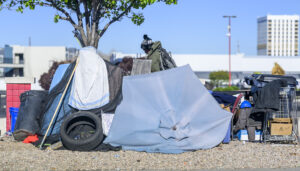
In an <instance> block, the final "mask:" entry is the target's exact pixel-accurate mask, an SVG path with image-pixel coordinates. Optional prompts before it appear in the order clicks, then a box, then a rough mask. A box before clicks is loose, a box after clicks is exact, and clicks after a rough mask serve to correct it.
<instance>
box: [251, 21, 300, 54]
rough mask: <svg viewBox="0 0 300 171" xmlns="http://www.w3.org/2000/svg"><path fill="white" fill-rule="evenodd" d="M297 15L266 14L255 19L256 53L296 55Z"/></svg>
mask: <svg viewBox="0 0 300 171" xmlns="http://www.w3.org/2000/svg"><path fill="white" fill-rule="evenodd" d="M298 23H299V15H267V16H266V17H260V18H258V19H257V55H267V56H298V54H299V53H298V40H299V38H298Z"/></svg>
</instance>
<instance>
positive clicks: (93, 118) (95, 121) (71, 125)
mask: <svg viewBox="0 0 300 171" xmlns="http://www.w3.org/2000/svg"><path fill="white" fill-rule="evenodd" d="M72 131H73V132H72ZM91 132H92V133H91ZM60 136H61V141H62V143H63V145H64V147H65V148H67V149H69V150H73V151H91V150H93V149H95V148H96V147H97V146H98V145H100V144H101V142H102V140H103V138H104V136H103V129H102V121H101V118H100V117H99V116H97V115H95V114H94V113H91V112H87V111H79V112H76V113H73V114H71V115H69V116H67V118H66V119H65V120H64V122H63V123H62V125H61V129H60Z"/></svg>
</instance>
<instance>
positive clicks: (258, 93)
mask: <svg viewBox="0 0 300 171" xmlns="http://www.w3.org/2000/svg"><path fill="white" fill-rule="evenodd" d="M245 81H246V83H247V84H249V85H251V86H252V87H251V93H250V95H251V96H252V97H253V106H254V107H253V108H252V110H251V114H250V115H249V117H248V121H247V127H248V130H249V131H250V132H248V134H252V135H254V131H255V130H256V129H263V138H264V141H267V140H270V139H269V138H270V132H271V128H270V125H272V121H271V120H276V118H278V117H279V118H289V119H290V120H291V119H292V114H293V113H292V106H293V105H292V103H293V94H294V93H295V87H296V85H297V84H298V83H297V81H296V79H295V78H294V77H291V76H280V75H266V74H261V75H260V74H253V75H252V76H250V77H246V78H245ZM282 93H284V94H286V98H285V99H283V98H282V96H281V94H282ZM283 100H285V101H283ZM285 109H288V110H285ZM273 125H274V124H273ZM290 134H291V133H290ZM251 137H254V136H251ZM249 138H250V137H249ZM252 140H253V138H252ZM274 140H275V141H277V140H278V141H279V140H280V139H277V140H276V139H274Z"/></svg>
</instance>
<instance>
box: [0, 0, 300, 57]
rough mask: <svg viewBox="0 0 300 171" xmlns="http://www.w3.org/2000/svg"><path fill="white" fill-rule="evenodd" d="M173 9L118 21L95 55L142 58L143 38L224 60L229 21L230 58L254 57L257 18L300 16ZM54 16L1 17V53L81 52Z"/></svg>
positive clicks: (296, 5)
mask: <svg viewBox="0 0 300 171" xmlns="http://www.w3.org/2000/svg"><path fill="white" fill-rule="evenodd" d="M178 1H179V2H178V4H177V5H171V6H169V5H165V4H163V3H156V4H154V5H151V6H149V7H146V9H144V10H143V11H142V12H143V14H144V16H145V22H144V23H143V24H142V25H141V26H137V25H134V24H133V23H132V22H131V20H130V19H128V18H123V20H122V21H121V22H116V23H114V24H113V25H111V27H110V28H109V29H108V30H107V31H106V33H105V34H104V36H103V37H102V38H101V39H100V42H99V47H98V49H99V50H100V51H102V52H104V53H110V52H111V51H118V52H122V53H134V54H136V53H142V50H141V49H140V44H141V42H142V40H143V34H148V36H149V37H150V38H152V40H153V41H157V40H160V41H161V42H162V45H163V47H164V48H165V49H167V50H168V51H171V52H172V53H173V54H227V53H228V37H227V36H226V33H227V25H228V19H225V18H223V17H222V16H223V15H236V16H237V18H235V19H232V53H237V51H238V48H237V47H238V45H239V51H240V52H241V53H245V54H246V55H256V45H257V42H256V41H257V18H258V17H262V16H266V15H267V14H272V15H295V14H296V15H299V14H300V1H299V0H178ZM55 14H56V11H55V10H54V9H51V8H46V7H38V8H36V9H35V10H25V11H24V13H23V14H21V13H18V12H16V11H9V10H5V9H4V10H2V11H0V23H1V24H0V47H3V46H4V45H5V44H9V45H22V46H27V45H28V39H29V37H30V38H31V45H32V46H67V47H76V48H80V45H79V43H78V42H77V40H76V39H75V38H74V35H73V33H72V30H74V29H73V27H72V26H71V24H69V23H68V22H65V21H60V22H59V23H54V19H53V18H54V15H55Z"/></svg>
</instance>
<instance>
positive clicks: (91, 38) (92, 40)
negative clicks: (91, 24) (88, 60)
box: [75, 29, 100, 49]
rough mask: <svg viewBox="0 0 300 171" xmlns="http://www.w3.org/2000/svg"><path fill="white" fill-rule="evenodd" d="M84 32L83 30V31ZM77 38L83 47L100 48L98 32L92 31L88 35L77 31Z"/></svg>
mask: <svg viewBox="0 0 300 171" xmlns="http://www.w3.org/2000/svg"><path fill="white" fill-rule="evenodd" d="M82 30H83V29H82ZM75 32H76V33H75V37H76V38H77V39H78V41H79V43H80V45H81V47H87V46H92V47H94V48H96V49H97V48H98V42H99V39H100V36H99V34H98V33H97V32H96V30H91V29H90V31H89V32H88V33H89V34H87V33H86V32H84V31H75Z"/></svg>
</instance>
